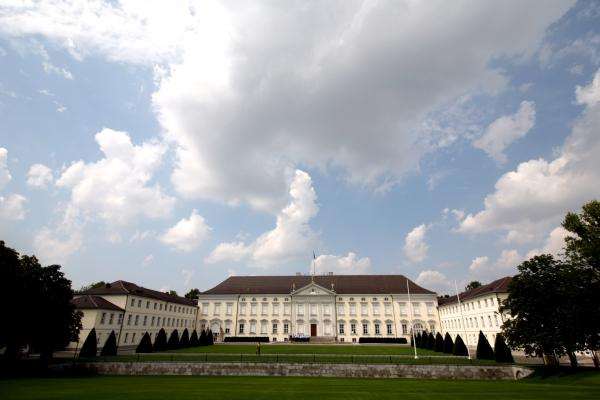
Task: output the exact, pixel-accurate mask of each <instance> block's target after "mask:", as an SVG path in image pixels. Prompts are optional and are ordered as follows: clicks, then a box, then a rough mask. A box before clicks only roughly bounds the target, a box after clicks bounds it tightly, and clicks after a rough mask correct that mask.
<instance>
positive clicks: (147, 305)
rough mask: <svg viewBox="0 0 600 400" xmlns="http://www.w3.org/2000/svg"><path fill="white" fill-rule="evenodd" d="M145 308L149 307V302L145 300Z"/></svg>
mask: <svg viewBox="0 0 600 400" xmlns="http://www.w3.org/2000/svg"><path fill="white" fill-rule="evenodd" d="M146 308H150V302H149V301H147V300H146Z"/></svg>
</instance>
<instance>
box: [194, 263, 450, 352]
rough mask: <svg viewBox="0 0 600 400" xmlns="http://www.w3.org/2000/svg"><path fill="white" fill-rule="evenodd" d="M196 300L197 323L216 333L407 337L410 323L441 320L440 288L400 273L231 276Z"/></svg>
mask: <svg viewBox="0 0 600 400" xmlns="http://www.w3.org/2000/svg"><path fill="white" fill-rule="evenodd" d="M409 291H410V297H409V293H408V292H409ZM409 298H410V301H409ZM198 305H199V307H200V315H199V319H198V328H200V329H202V328H204V327H210V328H211V330H212V332H213V333H214V334H215V336H216V338H215V339H216V340H222V339H223V338H224V337H227V336H238V337H257V336H259V337H268V338H269V340H270V341H287V340H289V339H290V338H291V337H295V336H310V337H311V340H313V341H340V342H357V341H358V340H359V339H360V338H361V337H370V338H378V337H379V338H397V337H404V338H406V339H407V340H408V339H409V338H410V329H411V327H414V329H415V330H416V331H420V330H424V329H427V330H429V331H436V330H437V329H438V327H439V326H440V324H439V318H438V315H437V312H436V307H437V298H436V294H435V293H434V292H432V291H429V290H427V289H425V288H422V287H421V286H419V285H417V284H416V283H414V282H412V281H411V280H409V279H407V278H406V277H404V276H402V275H333V274H328V275H316V276H307V275H293V276H233V277H229V278H228V279H226V280H225V281H223V282H221V283H220V284H219V285H217V286H215V287H214V288H212V289H209V290H207V291H205V292H203V293H201V294H200V296H199V299H198Z"/></svg>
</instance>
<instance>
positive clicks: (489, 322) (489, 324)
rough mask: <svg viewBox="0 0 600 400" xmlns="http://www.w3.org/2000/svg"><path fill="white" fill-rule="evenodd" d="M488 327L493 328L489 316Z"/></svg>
mask: <svg viewBox="0 0 600 400" xmlns="http://www.w3.org/2000/svg"><path fill="white" fill-rule="evenodd" d="M488 326H489V327H490V328H491V327H492V317H490V316H489V315H488Z"/></svg>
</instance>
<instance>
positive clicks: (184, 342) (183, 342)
mask: <svg viewBox="0 0 600 400" xmlns="http://www.w3.org/2000/svg"><path fill="white" fill-rule="evenodd" d="M179 347H181V348H185V347H190V333H189V332H188V330H187V328H186V329H184V330H183V333H182V334H181V339H180V340H179Z"/></svg>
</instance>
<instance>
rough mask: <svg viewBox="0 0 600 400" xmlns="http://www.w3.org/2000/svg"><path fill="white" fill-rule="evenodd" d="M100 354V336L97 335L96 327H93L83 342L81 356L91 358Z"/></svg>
mask: <svg viewBox="0 0 600 400" xmlns="http://www.w3.org/2000/svg"><path fill="white" fill-rule="evenodd" d="M97 354H98V338H97V337H96V329H95V328H92V330H91V331H90V333H88V335H87V337H86V338H85V341H84V342H83V346H81V350H79V357H81V358H91V357H96V355H97Z"/></svg>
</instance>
